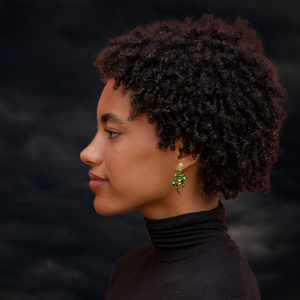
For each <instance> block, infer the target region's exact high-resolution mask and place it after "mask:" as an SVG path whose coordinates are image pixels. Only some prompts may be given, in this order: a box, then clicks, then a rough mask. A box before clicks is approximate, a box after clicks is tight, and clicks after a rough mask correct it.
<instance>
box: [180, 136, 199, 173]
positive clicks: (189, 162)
mask: <svg viewBox="0 0 300 300" xmlns="http://www.w3.org/2000/svg"><path fill="white" fill-rule="evenodd" d="M174 152H175V153H174V155H175V164H176V166H175V169H176V170H178V171H179V164H180V163H182V165H183V167H182V170H185V169H187V168H189V167H191V166H192V167H193V168H199V159H200V156H201V154H200V153H198V154H197V157H196V158H195V159H194V158H193V155H192V153H190V154H186V153H184V152H183V142H182V137H181V138H180V139H179V140H177V141H176V142H175V151H174Z"/></svg>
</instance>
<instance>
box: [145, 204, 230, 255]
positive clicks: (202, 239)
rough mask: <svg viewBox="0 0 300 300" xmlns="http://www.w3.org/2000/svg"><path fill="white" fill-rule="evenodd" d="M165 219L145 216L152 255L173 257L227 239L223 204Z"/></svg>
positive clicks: (206, 248) (223, 241)
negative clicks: (152, 250)
mask: <svg viewBox="0 0 300 300" xmlns="http://www.w3.org/2000/svg"><path fill="white" fill-rule="evenodd" d="M218 204H219V205H218V207H216V208H215V209H212V210H210V211H201V212H196V213H190V214H183V215H180V216H175V217H171V218H166V219H159V220H155V219H148V218H146V217H145V218H144V219H145V222H146V228H147V231H148V233H149V235H150V238H151V244H152V246H153V248H154V255H155V258H156V259H158V260H161V261H176V260H181V259H184V258H186V257H189V256H192V255H194V254H195V253H199V251H200V252H202V253H204V252H205V251H206V250H207V251H209V249H211V248H212V247H218V246H220V245H222V244H224V243H229V242H230V236H229V235H228V234H227V226H226V223H225V220H226V214H225V207H224V205H223V204H222V202H218Z"/></svg>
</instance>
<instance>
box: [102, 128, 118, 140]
mask: <svg viewBox="0 0 300 300" xmlns="http://www.w3.org/2000/svg"><path fill="white" fill-rule="evenodd" d="M103 130H104V131H106V132H108V133H110V134H112V133H114V134H117V136H118V135H119V134H120V133H118V132H114V131H110V130H107V129H103ZM117 136H114V137H112V136H110V137H109V139H114V138H115V137H117Z"/></svg>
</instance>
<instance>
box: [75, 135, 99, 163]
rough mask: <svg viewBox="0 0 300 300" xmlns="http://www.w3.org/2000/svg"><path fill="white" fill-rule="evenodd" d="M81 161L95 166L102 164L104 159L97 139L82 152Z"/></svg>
mask: <svg viewBox="0 0 300 300" xmlns="http://www.w3.org/2000/svg"><path fill="white" fill-rule="evenodd" d="M80 159H81V160H82V161H83V162H84V163H85V164H87V165H90V166H95V165H99V164H101V162H102V160H103V158H102V154H101V152H100V147H99V145H98V146H97V142H96V137H95V138H94V139H93V140H92V141H91V143H90V144H89V145H88V146H87V147H86V148H85V149H83V150H82V151H81V153H80Z"/></svg>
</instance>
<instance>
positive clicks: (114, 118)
mask: <svg viewBox="0 0 300 300" xmlns="http://www.w3.org/2000/svg"><path fill="white" fill-rule="evenodd" d="M107 121H110V122H112V123H115V124H118V125H125V124H126V122H124V121H123V120H121V119H120V118H119V117H118V116H117V115H115V114H113V113H106V114H103V115H102V116H101V118H100V122H101V123H102V124H104V123H106V122H107Z"/></svg>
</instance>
